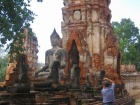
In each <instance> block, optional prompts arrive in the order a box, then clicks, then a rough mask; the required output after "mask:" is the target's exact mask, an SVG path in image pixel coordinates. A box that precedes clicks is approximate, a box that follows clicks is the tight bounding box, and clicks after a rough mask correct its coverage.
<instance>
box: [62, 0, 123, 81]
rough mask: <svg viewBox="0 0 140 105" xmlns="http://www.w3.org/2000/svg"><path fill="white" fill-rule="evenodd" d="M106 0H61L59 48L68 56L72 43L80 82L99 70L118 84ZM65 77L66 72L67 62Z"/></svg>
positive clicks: (114, 42) (116, 47)
mask: <svg viewBox="0 0 140 105" xmlns="http://www.w3.org/2000/svg"><path fill="white" fill-rule="evenodd" d="M109 4H110V0H87V1H85V0H68V1H67V0H64V5H65V6H64V7H63V8H62V14H63V21H62V23H61V27H62V35H63V37H62V47H63V48H65V49H66V50H67V52H68V53H69V52H70V50H71V46H72V43H73V41H75V43H76V46H77V49H78V52H79V67H80V68H81V79H85V77H86V73H87V72H90V73H91V74H93V75H95V76H96V75H98V74H99V72H100V71H101V70H105V71H106V76H107V77H109V78H112V79H114V80H115V81H116V83H121V76H120V59H121V54H120V50H119V44H118V39H117V35H115V33H114V32H113V30H112V28H111V24H110V19H111V11H110V9H109ZM68 62H69V64H68V65H67V68H66V70H65V71H66V74H68V73H69V71H70V67H69V66H70V62H71V61H70V59H68Z"/></svg>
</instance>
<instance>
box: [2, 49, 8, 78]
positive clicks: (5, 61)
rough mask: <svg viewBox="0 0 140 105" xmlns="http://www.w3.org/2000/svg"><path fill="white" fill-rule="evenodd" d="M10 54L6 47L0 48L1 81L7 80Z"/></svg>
mask: <svg viewBox="0 0 140 105" xmlns="http://www.w3.org/2000/svg"><path fill="white" fill-rule="evenodd" d="M7 65H8V56H7V53H5V50H4V49H1V48H0V81H4V80H5V76H6V68H7Z"/></svg>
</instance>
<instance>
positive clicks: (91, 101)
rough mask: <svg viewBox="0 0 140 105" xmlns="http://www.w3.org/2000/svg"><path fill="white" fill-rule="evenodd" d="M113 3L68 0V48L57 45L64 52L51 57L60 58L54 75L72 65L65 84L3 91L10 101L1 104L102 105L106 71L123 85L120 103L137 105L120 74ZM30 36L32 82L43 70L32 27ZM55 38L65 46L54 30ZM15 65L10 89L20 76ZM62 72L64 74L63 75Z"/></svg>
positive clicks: (65, 31)
mask: <svg viewBox="0 0 140 105" xmlns="http://www.w3.org/2000/svg"><path fill="white" fill-rule="evenodd" d="M110 2H111V0H63V3H64V7H63V8H62V14H63V21H62V24H61V29H62V41H61V42H62V43H61V46H62V48H59V47H58V46H57V47H56V46H55V48H58V49H57V50H55V49H53V50H52V49H51V50H49V51H50V52H51V53H47V54H46V56H47V57H48V55H49V57H50V58H53V57H54V58H53V59H49V60H50V62H51V63H50V64H52V65H53V66H52V65H51V66H50V68H49V69H50V71H52V69H53V70H59V69H60V68H59V67H61V66H60V65H61V63H62V64H63V63H66V68H65V70H64V72H65V73H64V74H65V76H64V77H62V80H64V81H59V82H58V83H53V82H48V81H47V80H45V79H44V81H42V82H39V84H38V83H37V84H36V87H37V89H36V91H35V88H34V86H35V85H34V84H33V85H32V88H31V90H32V91H30V92H26V93H14V94H11V93H1V94H0V101H4V102H0V105H3V103H5V102H6V103H5V104H4V105H83V104H84V105H102V95H101V89H102V84H101V82H102V80H101V79H103V78H101V75H102V77H104V76H103V74H102V73H103V72H102V71H105V76H106V77H108V78H110V79H113V80H114V81H115V83H116V86H117V85H119V86H123V87H121V88H120V87H119V88H115V97H116V100H115V105H135V100H134V99H133V98H132V97H130V96H128V94H127V92H126V90H124V89H125V86H124V83H123V80H122V78H121V75H120V60H121V53H120V50H119V43H118V38H117V35H115V33H114V32H113V29H112V27H111V24H110V20H111V11H110V9H109V4H110ZM25 34H26V38H25V39H24V45H23V47H24V48H25V49H26V50H25V52H24V54H26V55H27V61H28V64H29V67H30V68H31V70H29V77H30V80H32V77H33V76H34V72H35V71H36V70H38V69H37V66H36V65H37V64H36V63H37V53H38V49H37V46H38V42H37V38H36V37H35V36H30V35H29V31H28V30H26V29H25ZM52 34H54V35H53V37H52V39H54V40H55V41H54V40H53V41H52V40H51V42H56V43H57V42H59V39H60V38H59V37H58V36H59V35H58V33H57V32H56V31H55V30H54V32H53V33H52ZM51 36H52V35H51ZM56 37H57V39H55V38H56ZM56 43H55V44H56ZM57 44H58V45H59V43H57ZM60 49H61V50H62V49H63V51H65V50H66V51H67V55H68V57H67V61H66V62H65V61H63V62H61V60H62V59H61V60H58V59H57V58H59V57H61V56H62V55H63V54H64V53H57V51H60ZM52 53H53V54H52ZM57 54H58V55H57ZM50 55H51V56H50ZM54 55H55V56H54ZM44 59H45V58H44ZM47 60H48V59H47ZM47 62H48V61H47ZM54 62H55V63H54ZM56 62H57V63H56ZM55 64H57V66H56V65H55ZM58 65H59V66H58ZM15 66H16V63H12V64H9V66H8V70H7V75H6V83H7V84H9V85H12V84H13V79H14V76H15V75H16V73H15V72H14V71H13V69H14V68H15ZM46 67H47V66H46ZM53 67H54V68H53ZM43 68H44V67H43ZM22 70H23V69H22ZM51 73H52V74H53V73H54V72H51ZM57 74H58V75H59V73H58V72H57ZM52 77H56V76H53V75H52ZM78 77H79V78H78ZM49 79H50V78H49ZM55 79H56V78H55ZM57 79H59V78H57ZM75 81H76V82H75ZM40 84H41V85H40ZM42 84H43V85H42ZM44 84H45V85H44ZM46 84H47V85H46ZM16 85H17V84H15V85H14V86H16ZM39 86H40V87H43V88H39ZM12 89H13V90H14V88H12ZM33 89H34V90H33ZM125 93H126V94H125ZM5 97H6V98H5ZM7 97H8V98H7ZM9 99H10V100H9Z"/></svg>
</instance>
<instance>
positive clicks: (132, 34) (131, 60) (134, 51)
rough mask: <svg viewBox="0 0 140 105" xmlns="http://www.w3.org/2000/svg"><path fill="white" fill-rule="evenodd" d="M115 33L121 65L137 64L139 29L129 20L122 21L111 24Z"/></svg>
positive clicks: (139, 53) (139, 51)
mask: <svg viewBox="0 0 140 105" xmlns="http://www.w3.org/2000/svg"><path fill="white" fill-rule="evenodd" d="M112 27H113V29H114V31H115V33H117V34H118V38H119V44H120V49H121V53H122V61H121V62H122V64H136V63H137V62H138V55H140V50H138V47H136V46H138V40H139V37H140V35H139V29H138V28H137V27H135V24H134V22H133V21H131V20H130V19H125V18H124V19H122V20H121V22H120V23H119V22H112Z"/></svg>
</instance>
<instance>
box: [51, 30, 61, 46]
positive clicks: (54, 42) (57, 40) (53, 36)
mask: <svg viewBox="0 0 140 105" xmlns="http://www.w3.org/2000/svg"><path fill="white" fill-rule="evenodd" d="M50 40H51V45H52V46H59V44H60V37H59V35H58V33H57V32H56V30H55V29H54V30H53V33H52V34H51V36H50Z"/></svg>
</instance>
